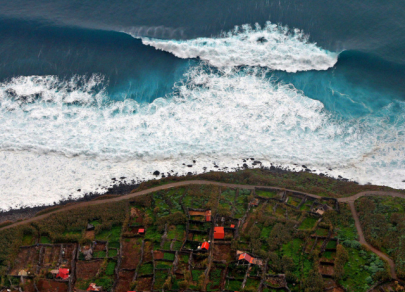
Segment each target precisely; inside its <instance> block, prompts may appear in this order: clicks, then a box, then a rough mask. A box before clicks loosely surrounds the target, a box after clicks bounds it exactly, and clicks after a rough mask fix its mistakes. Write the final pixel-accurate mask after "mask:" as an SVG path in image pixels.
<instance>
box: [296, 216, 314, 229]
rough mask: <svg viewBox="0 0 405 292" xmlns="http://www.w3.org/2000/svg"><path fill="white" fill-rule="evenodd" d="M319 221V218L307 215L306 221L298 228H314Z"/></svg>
mask: <svg viewBox="0 0 405 292" xmlns="http://www.w3.org/2000/svg"><path fill="white" fill-rule="evenodd" d="M317 221H318V219H316V218H313V217H306V218H305V219H304V221H302V223H301V225H300V227H299V228H298V229H301V230H305V229H312V228H313V227H314V226H315V224H316V222H317Z"/></svg>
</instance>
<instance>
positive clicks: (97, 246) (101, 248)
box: [93, 241, 106, 252]
mask: <svg viewBox="0 0 405 292" xmlns="http://www.w3.org/2000/svg"><path fill="white" fill-rule="evenodd" d="M96 243H97V244H95V245H94V248H93V252H95V251H105V250H106V244H105V243H104V242H100V241H97V242H96Z"/></svg>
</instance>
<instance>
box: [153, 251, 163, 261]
mask: <svg viewBox="0 0 405 292" xmlns="http://www.w3.org/2000/svg"><path fill="white" fill-rule="evenodd" d="M153 257H154V258H155V260H161V259H163V257H164V253H163V252H161V251H159V250H155V251H154V252H153Z"/></svg>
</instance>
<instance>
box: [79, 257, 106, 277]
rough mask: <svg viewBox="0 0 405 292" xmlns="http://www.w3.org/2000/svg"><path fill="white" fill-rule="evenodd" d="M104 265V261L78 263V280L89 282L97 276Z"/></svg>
mask: <svg viewBox="0 0 405 292" xmlns="http://www.w3.org/2000/svg"><path fill="white" fill-rule="evenodd" d="M102 263H103V260H102V259H97V260H90V261H77V263H76V275H77V278H78V280H88V279H92V278H94V277H95V276H96V275H97V273H98V271H99V269H100V267H101V264H102Z"/></svg>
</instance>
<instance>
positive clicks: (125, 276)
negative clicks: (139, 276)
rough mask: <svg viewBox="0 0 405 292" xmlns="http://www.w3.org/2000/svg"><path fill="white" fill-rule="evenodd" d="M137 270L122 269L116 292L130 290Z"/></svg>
mask: <svg viewBox="0 0 405 292" xmlns="http://www.w3.org/2000/svg"><path fill="white" fill-rule="evenodd" d="M134 275H135V271H127V270H121V271H120V272H119V276H118V282H117V287H116V288H115V292H127V291H130V286H131V283H132V280H133V278H134Z"/></svg>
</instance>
